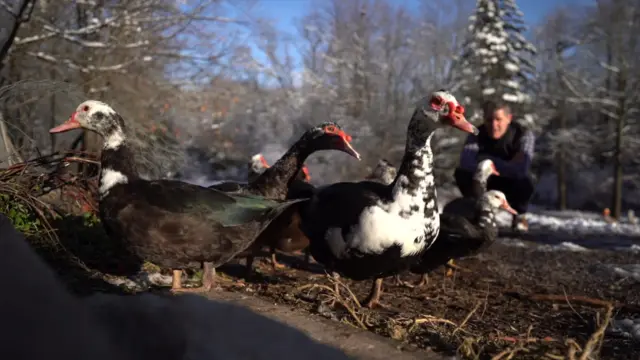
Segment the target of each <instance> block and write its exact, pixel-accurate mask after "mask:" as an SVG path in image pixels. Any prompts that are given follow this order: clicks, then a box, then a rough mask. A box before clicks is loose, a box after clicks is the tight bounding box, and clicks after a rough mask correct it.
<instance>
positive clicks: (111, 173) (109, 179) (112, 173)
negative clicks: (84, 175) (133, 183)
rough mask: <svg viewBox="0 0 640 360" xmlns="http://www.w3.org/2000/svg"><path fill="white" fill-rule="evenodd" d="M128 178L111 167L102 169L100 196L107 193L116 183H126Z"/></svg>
mask: <svg viewBox="0 0 640 360" xmlns="http://www.w3.org/2000/svg"><path fill="white" fill-rule="evenodd" d="M127 182H129V179H128V178H127V177H126V176H125V175H124V174H123V173H121V172H119V171H116V170H112V169H102V174H101V176H100V189H99V191H100V197H104V196H106V195H107V194H109V190H110V189H111V188H112V187H114V186H115V185H117V184H126V183H127Z"/></svg>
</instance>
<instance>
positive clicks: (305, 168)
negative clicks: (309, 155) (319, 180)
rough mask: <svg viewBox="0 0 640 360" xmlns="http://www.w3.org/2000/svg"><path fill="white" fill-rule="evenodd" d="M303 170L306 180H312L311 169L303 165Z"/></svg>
mask: <svg viewBox="0 0 640 360" xmlns="http://www.w3.org/2000/svg"><path fill="white" fill-rule="evenodd" d="M302 172H303V173H304V180H305V181H306V182H309V181H311V175H309V169H308V168H307V166H306V165H305V166H303V167H302Z"/></svg>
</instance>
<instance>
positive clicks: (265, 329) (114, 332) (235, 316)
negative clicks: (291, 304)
mask: <svg viewBox="0 0 640 360" xmlns="http://www.w3.org/2000/svg"><path fill="white" fill-rule="evenodd" d="M0 234H1V236H2V241H0V274H1V275H0V277H2V280H3V284H4V285H5V286H8V288H10V289H11V290H12V291H11V292H5V293H3V295H2V305H3V306H1V307H0V317H1V318H2V327H4V328H5V330H6V331H5V333H4V335H3V341H2V343H1V344H0V357H2V358H3V359H24V360H37V359H44V358H50V359H92V360H113V359H121V360H175V359H185V360H209V359H245V358H249V359H255V360H267V359H275V358H283V353H282V349H287V353H286V355H284V358H291V359H302V358H305V359H318V360H320V359H339V360H347V359H351V358H352V357H349V356H348V355H347V354H345V353H344V352H343V351H341V350H339V349H337V348H335V347H333V346H330V345H327V344H322V343H320V342H318V341H316V340H314V339H312V338H311V337H310V336H308V335H307V334H305V333H304V332H302V331H300V330H298V329H296V328H294V327H292V326H289V325H287V324H284V323H282V322H280V321H278V320H275V319H271V318H269V317H267V316H264V315H262V314H258V313H256V312H255V311H253V310H251V309H249V308H247V307H245V306H242V305H240V304H232V303H230V302H226V301H216V300H209V299H207V298H205V297H203V296H198V295H195V294H183V295H182V296H166V295H164V294H158V293H142V294H135V295H120V294H116V293H114V294H111V293H93V294H90V295H88V296H83V297H80V296H77V295H75V294H72V293H71V292H70V291H69V290H68V289H67V288H66V286H65V285H64V283H63V282H62V280H61V279H60V277H59V276H58V274H56V272H55V271H54V269H52V268H51V267H50V266H48V265H47V264H46V263H45V262H44V261H43V259H42V258H40V257H39V256H38V254H37V253H36V252H35V251H34V249H33V248H32V247H31V246H30V245H29V241H27V239H25V237H24V235H23V234H22V233H20V232H19V231H17V230H16V229H15V228H14V227H13V225H12V224H11V221H10V220H9V219H8V218H7V217H6V216H4V215H3V214H0ZM44 298H46V299H47V301H42V299H44ZM221 324H224V326H221ZM141 334H143V336H140V335H141Z"/></svg>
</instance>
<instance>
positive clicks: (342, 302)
mask: <svg viewBox="0 0 640 360" xmlns="http://www.w3.org/2000/svg"><path fill="white" fill-rule="evenodd" d="M306 289H309V290H313V289H322V290H325V291H327V292H329V293H330V294H331V295H332V297H333V299H334V300H335V301H336V302H337V303H339V304H340V305H342V307H344V308H345V309H346V310H347V312H348V313H349V315H351V317H352V318H353V319H354V320H355V321H356V322H357V323H358V326H359V327H361V328H362V329H364V330H367V329H368V328H367V326H366V325H365V324H364V323H363V322H362V319H360V317H359V316H358V314H357V313H356V311H355V309H354V308H353V306H351V305H349V304H348V302H347V301H346V300H345V299H343V298H342V296H340V294H337V293H336V292H335V290H334V289H332V288H331V287H330V286H326V285H320V284H307V285H303V286H300V287H298V288H296V290H297V291H302V290H306Z"/></svg>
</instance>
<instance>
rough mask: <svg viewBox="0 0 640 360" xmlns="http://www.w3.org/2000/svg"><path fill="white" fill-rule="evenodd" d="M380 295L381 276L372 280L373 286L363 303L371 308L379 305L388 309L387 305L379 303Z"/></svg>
mask: <svg viewBox="0 0 640 360" xmlns="http://www.w3.org/2000/svg"><path fill="white" fill-rule="evenodd" d="M380 295H382V278H377V279H376V280H375V281H374V282H373V286H372V288H371V293H370V294H369V296H368V297H367V300H365V302H364V305H363V306H366V307H368V308H369V309H373V308H374V307H381V308H383V309H388V308H389V306H387V305H384V304H382V303H380Z"/></svg>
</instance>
